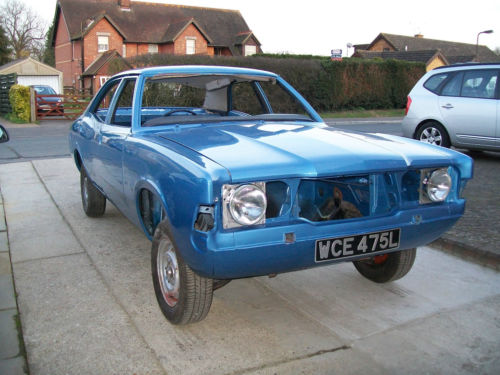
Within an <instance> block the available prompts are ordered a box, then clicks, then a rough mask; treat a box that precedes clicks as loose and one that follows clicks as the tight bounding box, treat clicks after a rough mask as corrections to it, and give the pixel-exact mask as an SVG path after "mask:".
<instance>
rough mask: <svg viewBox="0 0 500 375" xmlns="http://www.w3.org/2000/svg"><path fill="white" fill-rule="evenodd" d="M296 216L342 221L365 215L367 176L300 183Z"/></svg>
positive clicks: (367, 204)
mask: <svg viewBox="0 0 500 375" xmlns="http://www.w3.org/2000/svg"><path fill="white" fill-rule="evenodd" d="M297 204H298V208H299V216H300V217H303V218H305V219H308V220H310V221H315V222H318V221H328V220H343V219H351V218H356V217H363V216H368V215H369V212H370V184H369V178H368V176H357V177H345V178H335V179H322V180H303V181H301V183H300V186H299V190H298V200H297Z"/></svg>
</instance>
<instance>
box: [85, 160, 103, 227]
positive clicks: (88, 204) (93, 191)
mask: <svg viewBox="0 0 500 375" xmlns="http://www.w3.org/2000/svg"><path fill="white" fill-rule="evenodd" d="M80 191H81V195H82V206H83V211H85V214H87V216H90V217H101V216H102V215H104V211H106V197H105V196H104V195H103V194H102V193H101V192H100V191H99V190H98V189H97V188H96V187H95V186H94V185H93V184H92V182H91V181H90V179H89V177H88V176H87V173H86V172H85V169H84V168H83V166H82V168H81V171H80Z"/></svg>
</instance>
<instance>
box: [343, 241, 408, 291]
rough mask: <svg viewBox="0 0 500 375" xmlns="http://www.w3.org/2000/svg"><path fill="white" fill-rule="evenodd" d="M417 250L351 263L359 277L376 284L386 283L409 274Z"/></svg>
mask: <svg viewBox="0 0 500 375" xmlns="http://www.w3.org/2000/svg"><path fill="white" fill-rule="evenodd" d="M416 255H417V249H409V250H401V251H396V252H394V253H389V254H383V255H378V256H374V257H371V258H369V259H363V260H358V261H354V262H352V263H353V264H354V267H356V269H357V270H358V271H359V273H360V274H361V275H363V276H364V277H366V278H367V279H369V280H371V281H375V282H376V283H387V282H389V281H394V280H398V279H400V278H402V277H403V276H405V275H406V274H407V273H408V272H410V270H411V268H412V266H413V263H414V262H415V256H416Z"/></svg>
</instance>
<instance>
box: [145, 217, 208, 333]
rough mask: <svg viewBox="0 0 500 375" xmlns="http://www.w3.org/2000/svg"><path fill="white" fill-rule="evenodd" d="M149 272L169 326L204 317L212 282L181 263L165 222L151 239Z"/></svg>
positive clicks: (206, 312)
mask: <svg viewBox="0 0 500 375" xmlns="http://www.w3.org/2000/svg"><path fill="white" fill-rule="evenodd" d="M151 273H152V276H153V285H154V289H155V294H156V299H157V300H158V304H159V305H160V309H161V311H162V313H163V315H165V317H166V318H167V319H168V320H169V321H170V322H171V323H173V324H179V325H181V324H189V323H195V322H199V321H200V320H203V319H204V318H205V317H206V316H207V314H208V311H209V310H210V306H211V305H212V296H213V290H212V286H213V280H212V279H209V278H206V277H202V276H199V275H197V274H196V273H195V272H194V271H193V270H192V269H191V268H189V266H188V265H187V264H186V263H184V260H183V259H182V256H181V255H180V253H179V252H178V251H177V249H176V248H175V246H174V245H173V243H172V241H171V240H170V236H169V231H168V225H167V223H166V222H162V223H160V224H159V225H158V227H157V228H156V231H155V235H154V237H153V245H152V248H151Z"/></svg>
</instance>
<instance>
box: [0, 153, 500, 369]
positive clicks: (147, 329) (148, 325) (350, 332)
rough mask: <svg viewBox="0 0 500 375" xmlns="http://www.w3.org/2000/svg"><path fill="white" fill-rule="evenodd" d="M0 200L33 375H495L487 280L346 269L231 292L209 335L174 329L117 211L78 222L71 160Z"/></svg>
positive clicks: (16, 177)
mask: <svg viewBox="0 0 500 375" xmlns="http://www.w3.org/2000/svg"><path fill="white" fill-rule="evenodd" d="M0 187H1V191H2V195H3V199H4V200H3V203H4V207H5V214H6V229H7V231H8V244H9V248H10V257H11V261H12V269H13V275H14V280H15V288H16V292H17V302H18V305H19V313H20V317H21V322H22V330H23V334H24V341H25V344H26V352H27V358H28V365H29V371H30V373H31V374H53V375H57V374H228V375H229V374H231V375H233V374H312V373H314V374H332V373H335V374H360V373H369V374H401V373H405V374H429V373H431V374H476V373H481V374H498V373H500V355H499V354H498V353H500V318H499V317H498V311H500V288H499V285H500V273H498V272H497V271H495V270H492V269H490V268H484V267H482V266H480V265H477V264H473V263H469V262H467V261H464V260H462V259H460V258H457V257H454V256H451V255H449V254H446V253H443V252H440V251H436V250H433V249H431V248H428V247H423V248H420V249H419V251H418V255H417V260H416V263H415V266H414V268H413V269H412V271H411V272H410V273H409V274H408V275H407V276H406V277H405V278H404V279H402V280H399V281H397V282H394V283H390V284H383V285H379V284H374V283H371V282H370V281H368V280H365V279H364V278H362V277H361V276H360V275H359V274H358V273H357V272H356V271H355V269H354V267H353V266H352V265H351V264H350V263H343V264H338V265H333V266H331V267H323V268H319V269H314V270H307V271H301V272H295V273H289V274H283V275H279V276H278V277H276V278H273V279H269V278H265V277H262V278H254V279H245V280H236V281H233V282H231V283H230V284H228V285H227V286H226V287H224V288H222V289H220V290H218V291H216V293H215V295H214V302H213V305H212V310H211V312H210V314H209V316H208V318H207V319H206V320H205V321H203V322H201V323H198V324H195V325H191V326H188V327H174V326H172V325H170V324H169V323H168V322H167V321H166V320H165V319H164V318H163V316H162V315H161V313H160V311H159V309H158V307H157V304H156V300H155V297H154V292H153V287H152V283H151V274H150V259H149V249H150V243H149V241H148V240H147V239H146V238H145V236H144V235H143V234H142V233H141V232H140V231H139V230H138V229H136V228H135V227H133V226H132V225H131V224H130V223H129V222H128V221H127V220H126V219H125V218H124V217H123V216H122V215H121V214H120V213H119V212H118V211H117V210H116V209H115V208H114V207H112V206H111V205H109V207H108V208H107V210H106V214H105V215H104V217H103V218H99V219H90V218H87V217H86V216H85V214H84V213H83V211H82V209H81V201H80V192H79V176H78V172H77V170H76V168H75V167H74V165H73V162H72V160H71V159H69V158H64V159H48V160H37V161H33V162H23V163H14V164H4V165H0ZM2 235H4V236H5V230H3V231H1V228H0V236H2ZM1 243H2V242H1V241H0V244H1ZM3 243H5V241H4V242H3ZM8 254H9V252H6V251H5V248H3V252H1V253H0V255H2V256H3V257H4V258H5V257H8ZM2 270H4V268H2ZM5 270H7V269H5ZM7 271H8V270H7ZM2 272H3V271H2ZM6 273H7V274H8V272H6ZM2 275H3V273H2ZM3 300H4V298H2V299H1V301H3ZM11 301H12V299H11ZM11 306H12V303H11V305H9V306H6V307H5V308H3V309H1V310H0V312H2V313H3V312H4V311H9V310H12V311H11V313H12V314H15V311H14V310H13V308H12V307H11ZM2 337H4V336H3V335H2ZM0 347H1V345H0ZM2 359H4V357H2V358H0V373H2V374H3V373H8V372H3V371H1V369H2V367H1V366H2V365H3V362H4V361H3V360H2Z"/></svg>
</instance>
